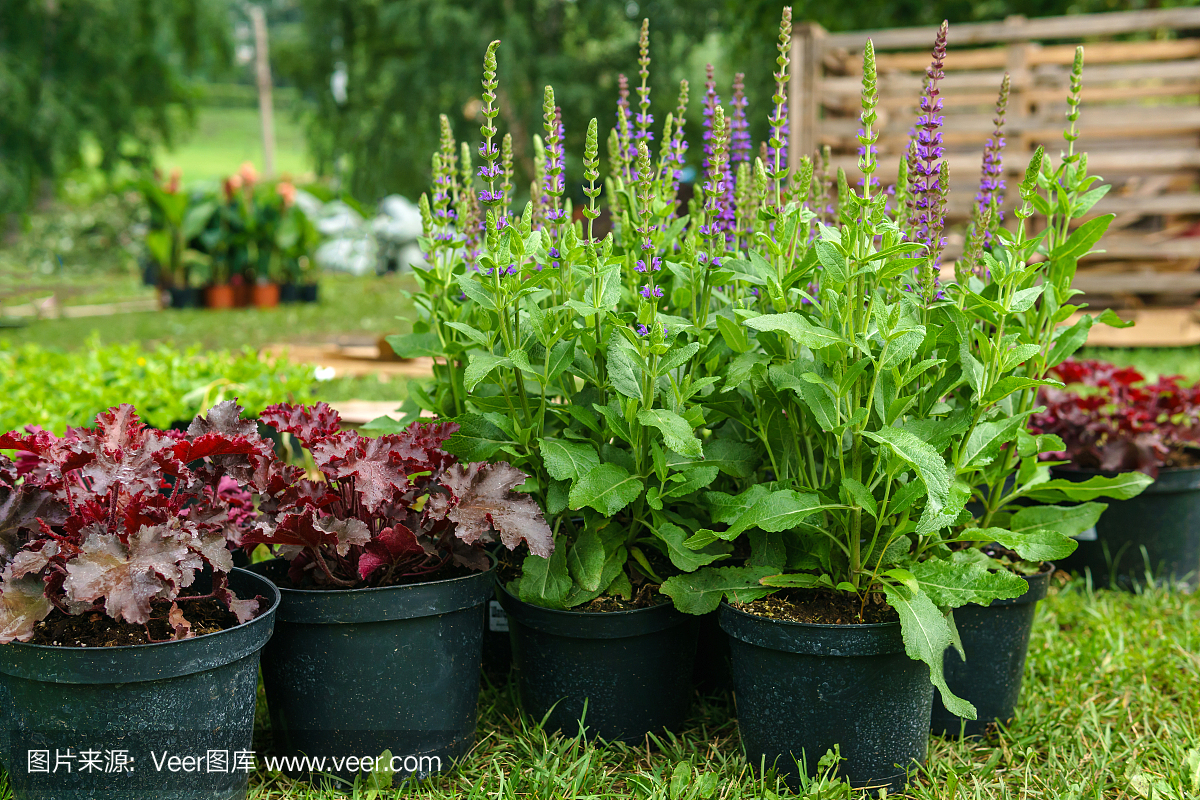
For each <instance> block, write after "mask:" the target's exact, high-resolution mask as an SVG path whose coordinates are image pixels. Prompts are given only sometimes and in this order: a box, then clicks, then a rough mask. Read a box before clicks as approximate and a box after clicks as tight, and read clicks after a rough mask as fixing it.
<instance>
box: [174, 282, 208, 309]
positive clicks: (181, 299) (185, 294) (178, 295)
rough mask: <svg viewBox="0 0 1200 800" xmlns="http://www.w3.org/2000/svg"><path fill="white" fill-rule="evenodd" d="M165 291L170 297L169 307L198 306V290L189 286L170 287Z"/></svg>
mask: <svg viewBox="0 0 1200 800" xmlns="http://www.w3.org/2000/svg"><path fill="white" fill-rule="evenodd" d="M167 292H168V293H169V294H170V297H171V308H199V307H200V305H201V303H200V290H199V289H194V288H192V287H191V286H184V287H182V288H171V289H168V290H167Z"/></svg>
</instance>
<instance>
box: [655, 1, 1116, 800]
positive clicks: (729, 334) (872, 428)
mask: <svg viewBox="0 0 1200 800" xmlns="http://www.w3.org/2000/svg"><path fill="white" fill-rule="evenodd" d="M790 27H791V26H790V19H789V18H788V16H787V14H786V12H785V16H784V21H783V25H782V26H781V31H780V57H779V61H778V63H779V64H780V67H781V69H780V70H779V72H778V73H777V74H776V79H777V81H778V87H779V88H778V91H777V94H776V96H775V98H774V99H775V102H776V108H775V111H774V113H773V115H772V118H771V125H772V139H771V140H770V142H769V145H770V146H771V147H772V148H774V151H775V152H774V154H773V155H769V156H768V158H769V159H770V160H771V162H772V163H771V164H770V165H767V164H763V163H761V162H759V163H757V164H756V166H755V171H756V172H760V173H765V175H766V176H767V178H768V179H769V180H770V181H772V182H773V184H774V185H773V188H771V189H770V190H769V192H768V195H767V201H766V203H765V206H764V207H763V208H762V209H760V210H759V211H758V218H759V219H760V220H762V221H763V222H762V224H761V225H760V226H759V227H758V229H757V230H756V233H757V240H758V242H759V243H761V244H755V245H752V246H751V247H750V248H749V253H748V257H747V256H746V255H743V256H741V257H740V258H736V259H729V260H727V261H724V262H723V263H725V264H726V265H727V266H728V267H729V268H730V269H732V270H734V271H735V273H736V274H737V275H738V277H739V278H740V279H742V280H745V281H748V282H751V283H753V284H754V285H755V286H756V287H758V288H759V289H760V293H759V294H761V297H760V296H757V295H756V296H754V297H753V298H746V299H745V301H744V302H741V303H736V304H734V305H733V306H732V307H731V308H729V309H727V310H726V311H725V312H724V313H727V314H728V317H727V319H728V322H729V324H726V325H723V326H721V328H720V335H721V338H722V340H723V342H724V344H725V345H726V346H727V347H728V348H729V349H731V350H733V351H735V352H740V353H745V354H747V356H748V357H747V358H746V359H744V360H742V361H741V362H739V363H738V368H737V369H734V362H731V364H730V368H729V369H728V371H727V373H726V379H725V381H724V385H723V387H722V389H723V394H724V395H725V397H723V398H721V399H720V400H711V401H709V405H710V406H712V407H714V408H720V409H721V411H722V412H723V414H724V415H725V416H726V418H727V421H726V422H725V424H723V425H722V426H721V428H720V431H721V433H720V435H721V436H727V437H730V438H731V439H733V441H734V442H737V443H740V444H743V445H746V446H751V447H753V448H755V449H756V451H757V452H758V454H759V455H760V456H761V458H760V462H761V466H760V467H759V470H758V471H757V472H756V473H755V474H754V475H753V476H752V477H751V478H750V479H749V480H747V481H744V482H743V483H742V485H741V487H740V491H738V492H736V493H729V492H709V493H707V494H706V496H705V498H704V500H705V502H706V504H707V506H708V510H709V514H710V516H711V518H712V520H713V523H714V524H713V526H712V527H711V528H710V529H706V530H702V531H699V532H698V533H697V534H695V535H694V536H693V537H691V538H690V539H688V540H687V541H686V543H685V546H688V547H695V548H701V547H708V546H711V544H712V543H714V542H735V543H738V549H739V550H742V551H743V552H744V551H745V550H748V551H749V555H748V557H747V558H745V560H744V561H743V562H742V563H741V564H740V565H736V566H719V567H712V566H710V567H705V568H703V569H700V570H698V571H697V572H695V573H693V574H690V575H681V576H677V577H673V578H671V579H670V580H668V581H667V582H666V583H665V584H664V585H663V591H664V592H666V593H667V594H669V595H670V596H672V597H673V598H674V600H675V603H676V606H677V607H679V608H681V609H683V610H685V611H689V612H692V613H705V612H708V611H710V610H712V609H714V608H717V607H718V606H719V607H720V614H721V616H720V620H721V625H722V627H723V628H724V629H725V630H726V631H727V632H728V633H729V635H730V637H731V646H732V657H733V681H734V691H735V696H736V698H737V704H738V724H739V729H740V731H741V735H742V741H743V745H744V746H745V748H746V753H747V757H748V758H749V760H750V763H751V764H752V765H755V766H757V765H759V764H762V763H764V762H765V764H766V765H767V766H771V765H772V764H773V765H774V766H775V768H776V769H777V770H779V771H780V772H782V773H784V774H785V775H787V777H788V780H789V782H791V783H792V784H793V785H796V784H797V783H799V777H798V775H797V772H798V771H799V770H806V771H807V772H808V774H809V775H810V776H812V775H815V774H816V770H817V766H818V759H820V758H821V757H822V756H823V755H824V754H825V752H826V751H827V750H830V749H833V748H834V747H835V746H837V747H839V748H840V753H841V755H842V757H843V759H844V761H843V762H842V764H841V765H840V767H839V771H840V772H841V774H843V775H844V776H845V777H846V778H847V779H848V780H849V781H850V783H851V784H852V785H853V786H856V787H886V788H888V789H889V790H893V791H894V790H897V789H900V788H902V787H903V786H904V784H905V782H906V779H907V773H908V772H909V770H910V769H911V768H912V767H913V766H914V765H916V764H919V763H921V762H922V761H923V759H924V757H925V752H926V744H927V738H928V731H929V720H930V714H931V709H932V704H933V688H934V686H936V687H937V688H938V690H939V693H940V696H941V699H942V702H943V703H944V705H945V707H946V708H947V709H949V710H950V711H951V712H952V713H954V714H956V715H958V716H960V717H965V718H968V719H974V718H975V717H976V709H975V708H974V707H973V706H972V705H971V703H969V702H967V701H965V700H964V699H962V698H961V697H959V696H957V695H956V693H955V692H953V691H952V690H951V687H950V686H949V685H948V684H947V681H946V678H945V674H944V667H943V663H944V653H945V651H946V650H947V648H950V647H951V645H952V643H957V641H958V635H957V633H956V631H955V626H954V616H953V615H952V613H951V610H952V609H955V608H958V607H961V606H964V605H966V604H968V603H979V604H987V603H989V602H990V601H994V600H1004V599H1012V598H1016V597H1019V596H1021V595H1023V594H1024V593H1026V592H1027V591H1028V588H1029V586H1028V583H1027V582H1026V581H1025V580H1024V579H1023V578H1022V577H1020V576H1019V575H1017V574H1015V573H1014V571H1012V570H1010V569H1005V568H1003V564H1002V563H1001V562H999V561H996V562H995V563H993V562H992V560H990V559H988V558H987V556H986V554H984V553H983V552H981V550H980V549H979V548H977V547H975V546H973V545H975V543H983V544H992V543H998V544H999V545H1002V546H1003V547H1004V548H1006V549H1007V550H1011V551H1013V552H1014V555H1015V557H1016V558H1018V559H1020V560H1034V561H1040V560H1042V559H1044V558H1046V557H1047V556H1048V555H1054V554H1058V553H1062V552H1064V551H1069V549H1070V547H1071V544H1072V543H1071V540H1070V538H1069V536H1068V535H1067V533H1070V532H1071V531H1069V530H1068V531H1066V532H1065V533H1064V532H1063V531H1062V530H1061V528H1063V527H1064V526H1066V525H1069V522H1064V521H1063V515H1062V514H1060V513H1058V512H1054V513H1051V514H1048V515H1034V517H1035V518H1034V519H1031V520H1029V521H1028V524H1023V525H1012V524H1010V525H1009V526H1008V527H1000V524H1001V523H1000V521H999V519H989V522H990V526H989V527H986V528H981V527H979V525H978V521H977V520H976V519H975V518H974V516H973V515H972V513H971V512H970V511H968V510H967V503H968V501H969V500H970V499H971V496H972V489H973V487H976V486H979V485H980V484H982V483H983V481H984V478H983V474H982V473H983V472H984V471H985V469H986V468H987V467H988V466H989V465H990V464H992V463H994V462H995V461H996V459H997V458H998V457H1000V456H1001V454H1003V453H1006V452H1007V451H1011V450H1012V449H1014V448H1016V447H1020V448H1022V450H1023V451H1026V452H1027V451H1028V450H1030V449H1034V450H1036V445H1037V444H1039V443H1038V442H1036V441H1035V442H1032V443H1030V442H1027V441H1025V439H1030V438H1031V437H1025V439H1022V437H1021V432H1022V429H1023V427H1024V426H1025V424H1026V423H1027V421H1028V419H1029V417H1030V415H1031V414H1032V413H1033V408H1032V407H1031V406H1030V407H1023V406H1022V405H1021V404H1020V403H1018V402H1017V401H1016V398H1014V394H1015V393H1017V392H1019V391H1021V390H1024V389H1026V388H1030V387H1037V386H1040V385H1044V384H1046V383H1050V382H1053V381H1049V380H1047V379H1044V378H1041V377H1038V375H1037V372H1036V370H1034V371H1033V372H1030V371H1029V370H1030V369H1031V368H1029V367H1026V366H1025V364H1026V362H1027V361H1028V360H1029V359H1030V358H1031V356H1032V355H1033V354H1035V353H1039V352H1042V351H1043V350H1044V349H1046V348H1050V349H1053V348H1054V347H1055V346H1060V347H1061V348H1068V347H1070V346H1071V343H1070V342H1069V341H1063V342H1062V343H1061V345H1058V337H1056V333H1057V328H1058V326H1059V324H1060V323H1061V322H1062V321H1063V320H1065V319H1066V318H1067V317H1068V316H1070V314H1071V313H1072V312H1073V311H1074V308H1073V307H1068V306H1066V305H1065V300H1066V299H1067V298H1069V297H1070V281H1071V278H1072V276H1073V272H1074V263H1075V259H1076V258H1077V257H1078V255H1079V254H1080V253H1083V252H1086V251H1087V249H1088V248H1089V247H1090V246H1091V245H1092V244H1094V242H1095V239H1090V241H1089V240H1088V237H1089V236H1091V231H1090V230H1089V231H1088V232H1085V233H1084V234H1081V235H1080V236H1078V237H1077V238H1070V239H1068V242H1069V243H1068V244H1066V245H1063V249H1062V250H1055V251H1053V252H1052V253H1051V258H1050V259H1049V260H1045V261H1039V260H1037V259H1033V258H1032V255H1033V253H1034V251H1035V250H1036V247H1037V245H1038V241H1037V239H1034V238H1033V237H1027V235H1026V232H1025V231H1026V229H1025V227H1024V220H1025V219H1026V218H1027V217H1028V216H1030V215H1031V214H1032V213H1033V208H1034V207H1035V206H1037V205H1038V203H1037V202H1035V200H1034V197H1035V195H1036V194H1037V190H1038V187H1039V185H1040V183H1041V181H1042V180H1043V178H1042V165H1043V162H1044V154H1043V152H1042V151H1041V150H1040V149H1039V150H1038V151H1037V152H1036V153H1035V155H1034V157H1033V159H1032V161H1031V164H1030V167H1029V169H1028V171H1027V172H1026V176H1025V180H1024V181H1023V182H1022V184H1021V196H1022V199H1023V200H1024V205H1023V207H1022V209H1021V211H1020V213H1019V215H1018V216H1019V217H1020V219H1021V223H1019V225H1018V231H1017V233H1016V234H1007V233H999V232H997V242H996V246H995V248H994V251H993V252H992V253H987V254H984V255H980V256H979V257H980V258H981V259H982V260H983V261H984V263H986V265H987V266H988V268H990V270H991V274H990V277H989V278H988V280H987V281H986V282H985V281H982V280H974V281H971V280H960V281H957V282H953V283H946V284H942V283H940V280H939V277H938V275H939V271H938V265H939V262H940V259H941V255H942V249H943V247H944V243H945V240H944V239H943V226H944V208H945V198H946V191H947V182H946V178H945V171H944V168H943V163H944V162H943V155H942V151H941V147H940V125H941V119H942V118H941V116H940V110H941V103H940V101H939V99H938V93H939V88H938V87H939V81H940V79H941V77H942V64H943V59H944V57H945V46H946V34H947V29H946V25H945V23H943V25H942V27H941V29H940V30H939V31H938V35H937V38H936V40H935V45H934V49H933V63H932V66H931V67H930V69H929V72H928V79H927V81H926V84H925V90H924V94H923V96H922V99H921V112H922V116H921V118H920V119H919V120H918V124H917V128H916V130H917V135H916V137H915V140H914V142H913V146H912V148H911V150H910V152H911V153H912V154H913V158H912V159H911V160H910V161H905V160H902V161H901V167H900V169H901V171H900V174H899V176H898V180H897V183H896V185H895V190H894V196H893V195H892V194H891V193H889V192H888V191H885V190H884V187H882V186H881V185H880V183H879V178H878V177H876V175H875V173H876V168H877V164H876V159H875V150H874V147H875V143H876V138H877V136H878V132H877V131H876V130H875V123H876V121H877V114H876V106H877V91H876V70H875V62H874V51H873V47H872V46H871V43H870V42H869V41H868V43H867V46H866V48H865V51H864V62H863V92H862V109H863V111H862V116H861V120H860V124H861V130H860V132H859V142H860V145H861V148H860V153H861V156H860V160H859V169H860V171H861V172H862V174H863V176H864V179H863V181H862V183H861V184H859V187H860V188H851V186H850V184H849V183H848V181H847V180H846V178H845V176H844V174H839V176H838V181H837V193H836V197H835V203H836V204H835V206H834V207H833V209H832V213H831V212H830V211H829V210H827V209H826V208H825V205H826V204H825V203H824V202H823V201H822V198H821V194H822V193H823V191H824V188H823V187H822V186H820V185H819V182H816V181H814V180H813V166H812V163H811V162H810V161H809V160H808V159H807V158H805V159H804V160H802V163H801V169H800V170H799V173H798V175H796V176H794V179H793V182H792V183H791V185H790V186H788V185H787V184H786V183H785V181H786V179H787V178H788V172H787V169H786V167H785V165H784V163H783V157H782V154H781V151H782V147H783V138H782V135H781V128H782V125H783V122H784V119H785V116H784V114H783V110H782V104H783V102H784V97H785V93H784V87H785V86H786V83H785V81H786V67H787V54H788V44H789V42H788V35H789V32H790ZM910 163H911V164H912V167H911V169H912V171H911V173H910V172H909V171H908V170H909V169H910V166H909V165H910ZM1076 177H1077V176H1076ZM1080 180H1082V178H1080ZM785 199H790V200H791V201H792V202H785ZM1095 238H1099V234H1096V237H1095ZM1064 252H1066V253H1067V255H1060V254H1061V253H1064ZM742 276H745V277H744V278H743V277H742ZM1044 292H1045V293H1050V294H1052V295H1053V298H1054V299H1052V300H1050V301H1042V302H1041V304H1040V305H1038V308H1039V311H1038V312H1037V313H1035V314H1033V315H1032V316H1035V317H1036V316H1039V315H1045V316H1046V317H1047V318H1046V319H1043V320H1042V323H1044V324H1041V325H1040V326H1039V327H1035V326H1033V325H1032V324H1030V325H1026V326H1024V327H1022V325H1020V324H1017V323H1019V322H1022V321H1023V320H1024V319H1025V318H1024V317H1023V315H1024V313H1025V312H1027V311H1029V310H1030V309H1031V308H1033V307H1035V305H1037V304H1039V301H1040V300H1041V298H1042V295H1043V293H1044ZM1087 320H1088V321H1087V323H1085V328H1084V329H1085V330H1086V325H1090V324H1091V323H1092V319H1091V318H1090V317H1088V318H1087ZM1081 341H1082V337H1081V338H1079V339H1078V340H1075V342H1076V343H1075V344H1074V346H1078V342H1081ZM1042 444H1045V442H1042ZM1027 466H1028V465H1027ZM1030 477H1031V476H1030V475H1029V474H1028V473H1025V474H1021V475H1019V476H1018V479H1017V480H1018V484H1019V488H1018V490H1017V491H1016V492H1015V496H1010V497H1007V498H1005V499H1006V500H1008V501H1009V502H1011V501H1013V500H1015V497H1016V496H1022V495H1023V496H1032V495H1033V494H1034V491H1033V487H1031V486H1028V485H1027V482H1028V479H1029V478H1030ZM1054 484H1055V485H1054V487H1053V489H1054V490H1055V491H1056V492H1058V493H1061V494H1067V495H1068V496H1070V497H1071V499H1082V498H1081V497H1080V495H1081V494H1082V492H1079V493H1074V491H1075V490H1074V487H1070V485H1069V484H1067V485H1065V486H1064V484H1066V482H1065V481H1057V482H1054ZM1103 488H1105V489H1109V488H1111V482H1109V481H1103ZM1096 489H1097V487H1096V486H1095V485H1093V486H1091V487H1089V489H1088V490H1089V491H1093V492H1094V491H1095V490H1096ZM1046 493H1049V494H1053V492H1050V491H1049V487H1047V491H1046ZM1092 496H1094V494H1093V495H1092ZM1089 510H1090V509H1089ZM1014 518H1015V515H1014ZM1006 519H1008V518H1006ZM1008 521H1009V522H1010V523H1011V522H1012V519H1008ZM1022 522H1024V520H1022ZM743 548H744V549H743ZM985 562H986V563H985ZM956 649H959V652H960V653H961V648H956Z"/></svg>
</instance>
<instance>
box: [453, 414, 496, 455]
mask: <svg viewBox="0 0 1200 800" xmlns="http://www.w3.org/2000/svg"><path fill="white" fill-rule="evenodd" d="M454 421H455V422H456V423H458V432H457V433H455V434H454V435H453V436H451V437H450V438H449V439H448V440H447V441H446V443H445V444H444V445H442V449H443V450H445V451H446V452H447V453H450V454H452V455H455V456H458V459H459V461H463V462H468V461H491V460H492V459H493V458H495V456H496V453H498V452H500V450H501V448H503V447H507V446H509V445H511V444H513V441H512V440H511V439H510V438H509V437H508V434H506V433H505V432H504V431H502V430H501V429H500V428H498V427H497V426H496V425H494V424H493V423H492V422H490V421H489V420H488V419H487V418H486V417H484V416H483V415H482V414H474V413H472V414H463V415H462V416H460V417H455V419H454Z"/></svg>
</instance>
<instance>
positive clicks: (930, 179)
mask: <svg viewBox="0 0 1200 800" xmlns="http://www.w3.org/2000/svg"><path fill="white" fill-rule="evenodd" d="M948 27H949V25H948V23H946V22H943V23H942V24H941V27H939V28H938V32H937V36H936V38H935V39H934V43H933V52H932V62H931V63H930V65H929V69H928V70H927V71H926V80H925V90H924V92H922V93H921V105H920V111H921V115H920V116H919V117H918V118H917V126H916V139H915V142H916V146H915V147H914V148H913V150H914V156H915V157H914V158H913V163H912V171H911V172H910V174H909V179H910V181H911V190H910V200H909V203H910V206H911V210H912V213H911V214H910V217H911V220H912V225H913V234H914V237H915V239H916V241H919V242H921V243H923V244H924V245H925V246H926V248H927V250H926V253H924V254H921V255H918V257H920V258H927V259H928V266H927V267H925V268H923V272H924V274H923V275H922V276H921V277H920V278H919V280H918V282H919V284H920V294H921V296H922V297H923V298H924V299H925V300H926V302H932V301H933V299H934V298H935V296H936V294H937V291H938V289H937V284H938V279H937V271H938V266H939V264H940V263H941V257H942V250H943V249H944V247H945V245H946V241H945V239H944V238H943V237H942V231H943V229H944V228H945V224H946V218H945V214H944V209H943V199H942V197H941V191H942V190H941V186H940V185H941V184H942V183H943V181H944V176H945V172H946V162H945V160H944V158H943V157H944V155H945V148H944V147H943V146H942V122H943V121H944V119H945V118H944V117H943V116H942V114H941V111H942V99H941V97H940V96H939V95H940V94H941V90H940V89H939V88H938V84H939V82H940V81H941V80H942V78H943V77H945V72H944V71H943V66H944V64H945V59H946V33H947V29H948Z"/></svg>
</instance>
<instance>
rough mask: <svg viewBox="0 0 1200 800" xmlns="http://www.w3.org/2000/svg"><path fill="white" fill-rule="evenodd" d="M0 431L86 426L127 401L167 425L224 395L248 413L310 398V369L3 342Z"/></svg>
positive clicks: (200, 355)
mask: <svg viewBox="0 0 1200 800" xmlns="http://www.w3.org/2000/svg"><path fill="white" fill-rule="evenodd" d="M0 375H4V376H5V378H4V381H3V387H4V391H3V392H2V393H0V429H2V430H15V429H19V428H23V427H24V426H26V425H39V426H41V427H43V428H45V429H47V430H49V431H52V432H54V433H56V434H62V433H63V431H64V430H65V429H66V428H67V426H81V425H90V424H91V422H92V419H93V418H94V417H95V416H96V414H97V413H99V412H100V411H103V410H104V409H106V408H109V407H110V406H115V405H117V404H119V403H132V404H133V405H134V406H135V407H136V408H137V410H138V413H139V414H140V415H141V416H142V418H143V419H144V420H145V421H146V422H148V423H149V424H151V425H153V426H155V427H157V428H167V427H169V426H170V425H171V423H172V422H175V421H177V420H189V419H191V418H192V417H194V416H195V415H196V414H197V413H198V412H200V411H201V410H204V409H206V408H208V407H209V406H212V405H213V404H215V403H218V402H220V401H222V400H228V399H230V398H237V400H238V402H239V403H240V404H241V405H242V406H243V407H244V408H245V409H246V412H247V415H248V416H255V415H257V414H258V412H259V411H261V410H262V408H263V407H264V406H267V405H270V404H271V403H278V402H283V401H288V402H299V401H301V400H305V399H308V398H310V397H311V396H312V391H313V386H314V379H313V371H312V367H311V366H306V365H296V364H291V363H289V362H287V361H284V360H283V359H277V360H276V359H268V358H265V357H260V356H259V355H258V354H257V353H256V352H254V351H253V350H251V349H250V348H244V349H242V350H241V351H240V352H230V351H228V350H220V351H202V350H201V349H200V348H199V347H191V348H188V349H187V350H178V349H175V348H172V347H168V346H166V345H160V346H158V347H157V348H153V349H151V348H146V347H142V346H141V345H138V344H113V345H102V344H100V342H99V340H98V339H92V340H89V342H88V346H87V347H86V348H85V349H83V350H80V351H76V352H64V351H61V350H51V349H47V348H43V347H40V346H38V345H36V344H25V345H21V346H19V347H14V346H11V345H10V344H9V343H8V342H2V343H0Z"/></svg>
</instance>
